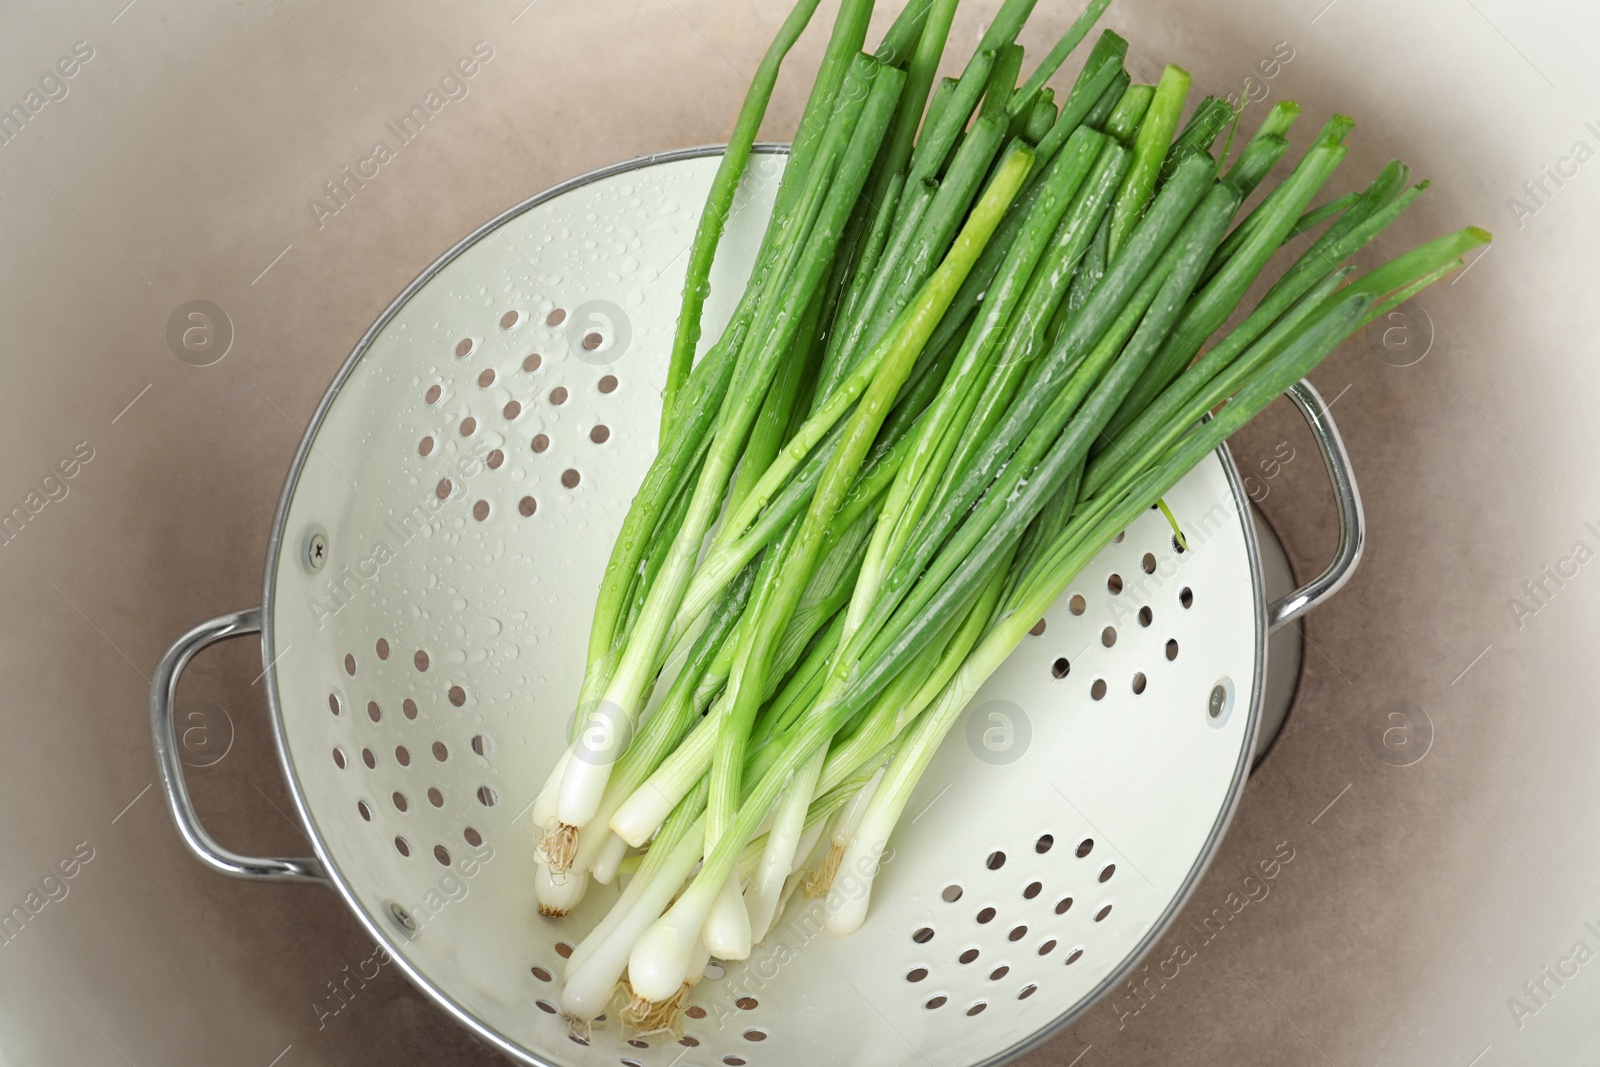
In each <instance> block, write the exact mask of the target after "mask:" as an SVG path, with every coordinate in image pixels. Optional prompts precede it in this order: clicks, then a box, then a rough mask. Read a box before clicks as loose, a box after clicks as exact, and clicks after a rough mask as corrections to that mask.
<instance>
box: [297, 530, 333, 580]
mask: <svg viewBox="0 0 1600 1067" xmlns="http://www.w3.org/2000/svg"><path fill="white" fill-rule="evenodd" d="M302 562H303V563H304V564H305V567H306V570H308V571H310V572H311V573H312V574H316V573H317V572H318V571H320V570H321V569H322V568H323V567H325V566H327V564H328V533H327V531H326V530H324V529H323V528H322V527H320V526H313V527H312V528H311V529H310V530H308V531H307V532H306V540H305V555H304V557H303V559H302Z"/></svg>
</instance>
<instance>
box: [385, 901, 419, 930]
mask: <svg viewBox="0 0 1600 1067" xmlns="http://www.w3.org/2000/svg"><path fill="white" fill-rule="evenodd" d="M389 914H390V915H393V916H394V921H395V922H397V923H399V924H400V925H401V926H402V927H404V928H405V929H407V930H409V931H411V932H412V933H416V930H417V921H416V920H415V919H413V918H412V917H411V913H410V912H409V911H407V910H406V909H404V908H402V907H401V906H400V905H399V904H394V903H391V904H390V905H389Z"/></svg>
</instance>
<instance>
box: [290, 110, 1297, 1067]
mask: <svg viewBox="0 0 1600 1067" xmlns="http://www.w3.org/2000/svg"><path fill="white" fill-rule="evenodd" d="M726 148H727V145H726V144H708V145H697V146H694V147H689V148H679V149H673V150H671V151H667V152H656V153H651V154H649V155H643V156H636V157H634V158H633V159H628V160H622V161H619V162H617V163H612V164H609V165H607V166H604V167H600V168H598V169H596V170H591V171H588V172H587V173H584V174H580V175H578V176H577V177H574V178H569V179H567V180H566V181H564V182H560V183H558V184H556V185H553V186H551V187H550V188H548V189H545V190H543V191H542V192H539V193H535V194H534V195H533V196H530V197H528V198H527V199H526V200H523V201H521V202H520V203H517V204H514V205H512V206H511V207H509V208H507V209H506V210H505V211H503V212H501V213H500V214H499V215H496V216H495V217H493V218H491V219H489V220H488V221H487V222H485V223H483V224H482V225H481V226H479V227H478V228H477V229H475V230H473V231H472V232H471V233H469V234H468V235H467V236H465V237H463V238H462V239H461V240H459V241H457V242H456V243H455V244H454V245H452V246H451V247H450V248H449V249H447V250H446V251H445V252H444V253H443V254H441V255H440V256H439V257H438V258H436V259H435V260H434V261H433V262H432V263H430V264H429V265H428V266H427V267H426V268H425V269H424V270H423V271H422V272H421V273H420V274H418V275H417V276H416V277H415V278H413V279H412V280H411V282H409V283H408V284H407V285H406V286H405V288H404V289H402V290H401V291H400V293H399V294H398V295H397V296H396V297H395V298H394V300H392V301H391V302H390V303H389V305H388V306H387V307H385V308H384V310H383V311H382V313H380V314H379V315H378V317H377V318H376V319H375V320H374V321H373V323H372V325H371V326H369V327H368V328H367V330H366V332H364V333H363V334H362V335H361V338H360V339H359V340H358V341H357V342H356V344H355V347H354V348H352V349H351V351H350V355H349V356H348V357H346V359H345V361H344V363H343V364H342V365H341V366H340V368H339V370H338V372H337V373H336V374H335V375H334V378H333V381H332V383H331V384H330V385H329V386H328V388H327V390H326V392H324V393H323V396H322V399H321V400H320V401H319V402H318V403H317V408H316V411H315V412H314V413H313V414H312V416H311V419H310V420H309V422H308V423H307V424H306V428H305V432H304V433H303V434H302V435H301V438H300V443H299V445H298V446H297V447H296V449H295V454H294V458H293V460H292V461H291V462H290V464H289V471H288V474H287V476H286V477H285V479H284V485H283V490H282V492H281V493H280V495H279V498H278V505H277V509H276V511H275V512H274V514H273V520H272V530H271V532H270V534H269V536H268V538H267V558H266V568H265V574H264V576H263V587H262V594H261V661H262V673H263V677H264V679H265V681H266V694H267V707H268V714H269V720H270V723H271V727H272V739H273V745H274V747H275V748H276V749H277V753H278V760H279V763H280V764H281V765H282V767H283V772H284V778H285V780H286V782H287V784H288V788H289V794H290V796H291V798H292V799H293V801H294V807H295V811H296V812H297V813H298V815H299V817H300V821H301V824H302V825H303V826H304V827H305V829H306V831H307V836H308V838H309V839H310V841H311V847H312V849H313V851H315V853H316V855H317V858H318V859H319V860H320V861H321V862H322V867H323V870H324V871H325V872H326V874H327V878H328V882H329V884H330V886H331V887H332V888H333V889H334V891H335V892H337V893H338V894H339V896H340V897H341V898H342V899H343V901H344V903H345V905H346V906H347V907H348V908H349V909H350V911H351V912H353V913H354V914H355V916H356V919H357V921H359V922H360V923H361V925H362V926H364V927H365V928H366V930H367V933H368V934H370V935H371V936H372V937H373V938H375V939H376V940H377V942H378V943H379V944H380V945H381V946H382V947H383V948H384V950H385V951H386V952H388V954H389V956H390V958H391V959H392V960H393V961H394V962H395V963H396V964H397V965H398V966H399V968H400V970H401V971H402V972H403V973H404V974H405V976H406V977H407V978H408V979H409V980H410V981H411V983H412V984H413V985H414V986H416V987H417V988H418V989H420V990H421V991H422V992H423V993H424V994H425V995H427V996H428V997H429V998H430V999H431V1000H433V1001H434V1002H435V1003H436V1004H438V1005H439V1007H441V1008H442V1009H444V1011H445V1012H446V1013H447V1014H448V1015H450V1016H451V1017H452V1018H454V1019H455V1020H456V1022H458V1023H459V1024H461V1025H462V1026H463V1027H465V1028H466V1029H467V1030H468V1031H470V1032H471V1033H473V1034H475V1035H476V1036H477V1037H479V1038H480V1039H482V1040H484V1041H486V1042H488V1043H489V1044H490V1045H492V1046H493V1047H494V1048H496V1049H497V1050H499V1051H501V1052H503V1053H505V1054H506V1055H508V1056H511V1057H512V1058H513V1059H515V1060H518V1061H520V1062H522V1063H526V1064H531V1065H533V1067H565V1065H563V1064H560V1063H556V1062H552V1061H550V1060H547V1059H545V1058H543V1057H542V1056H540V1055H539V1054H537V1053H535V1052H533V1051H532V1050H530V1049H527V1048H525V1047H523V1046H522V1045H520V1044H518V1043H517V1042H515V1041H513V1040H511V1039H510V1038H508V1037H507V1036H505V1035H504V1034H502V1033H500V1032H499V1031H498V1030H496V1029H495V1028H494V1027H493V1026H491V1025H489V1024H488V1023H487V1022H486V1021H484V1020H483V1019H480V1018H479V1017H478V1016H477V1015H475V1014H474V1013H473V1012H471V1011H470V1010H468V1009H467V1008H465V1007H463V1006H462V1005H460V1004H458V1003H456V1001H455V1000H454V999H453V998H452V997H451V996H450V995H449V994H448V993H446V992H445V991H444V990H443V989H441V988H440V987H439V986H438V985H437V984H435V983H434V981H433V980H431V979H430V978H428V977H427V975H425V974H424V973H422V972H421V971H420V970H419V969H417V968H416V967H415V966H414V965H413V964H412V963H411V961H410V960H409V959H407V958H406V956H405V954H404V952H403V951H402V942H403V941H404V940H406V939H404V938H402V937H400V936H399V935H398V934H396V933H394V932H393V931H391V930H390V929H389V928H388V926H387V925H386V924H385V923H383V922H382V921H380V920H379V919H378V918H377V917H375V916H373V915H370V914H368V912H367V910H366V908H365V907H364V906H363V905H362V904H361V903H360V901H359V900H358V899H357V897H356V894H355V890H354V889H353V888H352V887H351V885H350V883H349V881H348V880H347V879H346V878H345V875H344V872H343V870H342V869H341V867H340V865H339V864H338V863H337V862H336V861H335V859H334V856H333V855H332V853H331V852H330V851H329V849H328V847H327V844H326V842H325V841H324V840H323V836H322V832H321V830H320V829H319V827H318V825H317V822H316V820H315V819H313V818H312V815H311V809H310V807H309V805H308V804H307V801H306V796H305V790H304V789H303V788H302V786H301V783H300V777H299V774H298V773H297V771H296V769H295V764H294V761H293V759H292V757H291V756H290V753H289V744H288V736H287V732H286V730H285V728H284V718H283V709H282V704H281V701H280V699H279V693H278V681H277V661H278V654H277V652H276V651H275V646H276V633H275V630H276V626H275V614H276V612H275V607H276V597H275V596H274V587H275V586H276V584H277V577H278V562H279V560H280V558H281V556H282V549H283V546H284V542H285V527H286V525H287V523H288V517H289V510H290V505H291V504H292V502H293V500H294V494H295V490H296V488H297V487H298V485H299V482H300V476H301V474H302V473H303V472H304V469H305V465H306V462H307V460H308V459H309V457H310V455H311V451H312V445H313V443H314V442H315V440H316V436H317V431H318V430H319V429H321V427H322V423H323V420H324V419H325V418H326V417H327V414H328V412H329V410H330V409H331V408H332V406H333V402H334V401H335V400H336V399H337V398H338V396H339V393H340V391H341V390H342V389H343V388H344V385H345V383H346V382H347V381H348V380H349V378H350V375H351V373H352V372H353V371H354V370H355V367H356V365H357V364H358V363H359V362H360V361H361V358H362V356H364V355H365V354H366V352H367V349H368V348H370V347H371V345H372V343H373V342H374V341H375V340H376V339H377V337H378V335H379V334H381V333H382V332H383V330H384V328H385V327H387V326H388V324H389V323H390V322H391V321H392V320H393V319H394V317H395V316H396V315H397V314H399V312H400V310H401V309H402V308H403V307H405V305H406V304H407V302H409V301H410V299H411V298H412V297H413V296H415V295H416V294H417V292H418V291H419V290H421V289H422V287H423V286H425V285H426V284H427V283H428V282H429V281H431V280H432V279H433V278H434V277H435V276H436V275H437V274H438V273H439V272H440V271H442V270H443V269H444V268H445V267H447V266H449V264H450V263H451V262H453V261H454V260H455V259H456V258H457V257H459V256H460V255H461V254H462V253H464V252H466V251H467V250H468V249H469V248H471V247H473V246H474V245H476V244H477V243H478V242H479V241H480V240H482V239H483V238H484V237H486V236H488V235H489V234H491V233H493V232H494V231H495V230H496V229H498V228H499V227H500V226H503V225H504V224H506V223H507V222H510V221H511V220H512V219H515V218H517V217H518V216H520V215H523V214H525V213H526V212H528V211H531V210H532V209H534V208H536V207H539V206H540V205H542V204H545V203H547V202H549V201H551V200H554V199H556V198H557V197H560V196H563V195H565V194H567V193H570V192H574V191H576V190H578V189H581V188H583V187H585V186H587V185H591V184H593V183H595V182H598V181H603V180H605V179H607V178H611V177H615V176H617V175H619V174H626V173H629V172H631V171H635V170H641V169H643V168H645V167H649V166H654V165H656V164H664V163H676V162H681V161H684V160H690V159H702V158H705V157H707V156H714V155H720V154H722V153H723V152H724V151H725V150H726ZM753 151H755V152H759V153H763V154H787V153H788V151H789V145H788V144H786V143H779V142H767V141H760V142H757V143H756V144H755V146H754V148H753ZM1216 454H1217V456H1218V458H1219V459H1220V461H1221V463H1222V468H1223V471H1224V473H1225V475H1226V477H1227V481H1228V488H1229V491H1230V492H1231V493H1232V494H1233V498H1234V503H1235V515H1236V516H1237V518H1238V520H1239V523H1240V525H1241V527H1242V528H1243V533H1244V538H1245V546H1246V556H1247V558H1248V560H1249V564H1250V582H1251V586H1252V588H1253V590H1254V592H1255V596H1254V597H1253V598H1252V601H1253V615H1254V626H1255V656H1254V662H1253V664H1252V673H1251V682H1250V688H1251V696H1250V700H1249V702H1248V711H1249V719H1248V722H1247V723H1246V726H1245V736H1244V738H1243V741H1242V742H1241V744H1240V748H1239V759H1238V762H1237V764H1236V765H1235V767H1234V772H1233V778H1232V780H1231V781H1230V783H1229V786H1228V792H1227V797H1226V800H1225V802H1224V804H1223V805H1222V808H1221V810H1220V811H1219V812H1218V815H1217V820H1216V822H1215V823H1214V824H1213V825H1212V828H1211V832H1210V834H1209V835H1208V836H1207V838H1206V841H1205V844H1204V846H1203V847H1202V849H1201V851H1200V855H1199V857H1198V858H1197V859H1196V860H1195V863H1194V866H1193V867H1191V868H1190V870H1189V873H1188V874H1187V875H1186V876H1185V878H1184V881H1183V883H1182V885H1181V886H1180V887H1179V890H1178V892H1177V893H1176V894H1175V895H1174V896H1173V898H1172V901H1171V902H1170V903H1169V904H1168V906H1167V908H1166V909H1165V910H1164V911H1163V912H1162V913H1161V915H1160V917H1159V918H1158V919H1157V920H1156V922H1155V923H1154V924H1152V925H1151V927H1150V929H1149V931H1148V932H1147V933H1146V934H1145V936H1144V937H1142V938H1141V939H1140V940H1139V943H1138V944H1137V945H1136V946H1135V947H1134V948H1133V950H1132V951H1130V952H1129V953H1128V954H1127V955H1126V956H1124V957H1123V959H1122V962H1121V963H1120V964H1119V965H1118V966H1117V967H1115V968H1113V969H1112V970H1111V971H1110V972H1109V973H1108V974H1107V975H1106V977H1105V978H1103V979H1102V980H1101V981H1100V982H1099V983H1098V984H1097V985H1096V986H1095V987H1094V989H1093V990H1091V991H1090V992H1089V993H1088V994H1087V995H1085V996H1084V997H1081V998H1079V1000H1078V1001H1077V1002H1076V1003H1075V1004H1073V1005H1072V1007H1070V1008H1068V1009H1067V1010H1066V1011H1063V1012H1062V1013H1061V1014H1059V1015H1057V1016H1055V1017H1054V1018H1052V1019H1051V1020H1050V1021H1049V1022H1047V1023H1045V1024H1044V1025H1043V1026H1041V1027H1039V1028H1038V1029H1037V1030H1035V1031H1033V1032H1032V1033H1030V1034H1028V1035H1026V1036H1025V1037H1023V1038H1021V1039H1020V1040H1018V1041H1016V1042H1014V1043H1013V1044H1011V1045H1010V1046H1009V1047H1007V1048H1006V1049H1004V1050H1003V1051H1001V1052H999V1053H996V1054H995V1055H993V1056H990V1057H989V1058H987V1059H985V1060H982V1061H979V1062H977V1063H974V1064H971V1065H969V1067H1000V1065H1001V1064H1005V1063H1008V1062H1010V1061H1012V1060H1014V1059H1016V1058H1017V1057H1018V1056H1021V1055H1024V1054H1025V1053H1027V1052H1029V1051H1032V1050H1033V1049H1035V1048H1038V1047H1039V1046H1040V1045H1042V1044H1044V1043H1045V1042H1046V1041H1048V1040H1050V1039H1051V1038H1052V1037H1054V1036H1055V1035H1056V1034H1058V1033H1060V1032H1061V1031H1062V1030H1064V1029H1065V1028H1067V1027H1068V1026H1071V1025H1072V1024H1073V1023H1075V1022H1077V1021H1078V1020H1079V1019H1081V1018H1083V1017H1084V1016H1085V1015H1086V1014H1087V1013H1088V1012H1089V1010H1090V1009H1091V1008H1093V1007H1095V1006H1096V1005H1097V1004H1099V1003H1100V1001H1101V999H1102V998H1104V997H1105V995H1106V994H1107V993H1108V992H1110V991H1111V990H1112V989H1113V988H1115V987H1116V986H1117V985H1118V984H1119V983H1120V982H1122V981H1123V979H1124V978H1126V977H1127V975H1128V974H1129V973H1131V972H1132V971H1133V970H1134V969H1135V968H1136V967H1137V966H1138V964H1139V962H1140V961H1141V960H1142V959H1143V958H1144V957H1145V955H1146V954H1147V953H1148V952H1149V951H1150V950H1151V948H1152V947H1154V945H1155V943H1156V942H1157V941H1158V940H1159V939H1160V938H1161V937H1162V936H1163V935H1164V934H1165V933H1166V932H1167V931H1168V930H1169V929H1170V928H1171V927H1172V924H1173V923H1174V922H1175V921H1176V920H1177V918H1178V914H1179V912H1181V911H1182V910H1183V906H1184V905H1185V904H1186V903H1187V902H1188V901H1189V898H1190V897H1191V896H1192V895H1193V894H1194V891H1195V889H1196V888H1197V887H1198V885H1199V883H1200V880H1201V879H1202V878H1203V877H1204V875H1205V873H1206V871H1207V870H1208V869H1209V868H1210V866H1211V862H1212V860H1213V859H1214V858H1215V856H1216V853H1217V850H1218V846H1219V845H1220V843H1221V841H1222V838H1223V836H1224V835H1225V834H1226V832H1227V829H1228V826H1229V824H1230V823H1231V822H1232V821H1233V816H1234V813H1235V812H1236V810H1237V809H1238V805H1239V799H1240V797H1241V796H1242V795H1243V793H1244V785H1245V782H1246V780H1247V779H1248V776H1249V768H1250V762H1251V754H1252V752H1253V751H1254V749H1255V740H1256V732H1257V730H1258V729H1259V726H1260V718H1261V702H1262V698H1263V695H1264V691H1265V687H1264V685H1263V681H1264V675H1265V666H1266V648H1267V626H1266V598H1265V588H1264V585H1263V583H1262V576H1261V558H1260V549H1259V545H1258V544H1257V540H1256V534H1255V526H1254V523H1252V522H1251V521H1249V507H1250V504H1249V499H1248V497H1247V496H1246V494H1245V492H1244V488H1243V484H1242V482H1241V481H1240V478H1239V471H1238V468H1237V466H1236V465H1235V463H1234V461H1233V455H1232V453H1231V452H1230V451H1229V450H1228V446H1227V445H1226V444H1222V445H1219V446H1218V447H1217V449H1216Z"/></svg>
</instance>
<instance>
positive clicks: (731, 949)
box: [701, 871, 751, 961]
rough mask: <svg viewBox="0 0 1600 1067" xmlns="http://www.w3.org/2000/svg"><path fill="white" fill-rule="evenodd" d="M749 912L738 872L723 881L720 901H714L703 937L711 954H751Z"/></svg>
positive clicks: (728, 957) (724, 956)
mask: <svg viewBox="0 0 1600 1067" xmlns="http://www.w3.org/2000/svg"><path fill="white" fill-rule="evenodd" d="M750 935H751V929H750V913H749V912H748V911H746V910H745V906H744V894H743V893H742V891H741V887H740V885H739V872H738V871H734V872H733V873H732V874H730V875H728V880H727V881H726V882H724V883H722V892H721V893H719V894H717V902H716V903H715V904H713V905H711V914H709V915H707V916H706V924H705V928H704V930H702V931H701V937H702V938H704V940H705V945H706V948H707V949H708V950H710V952H711V954H712V955H713V956H715V957H716V958H717V959H719V960H729V961H734V960H742V959H748V958H749V956H750Z"/></svg>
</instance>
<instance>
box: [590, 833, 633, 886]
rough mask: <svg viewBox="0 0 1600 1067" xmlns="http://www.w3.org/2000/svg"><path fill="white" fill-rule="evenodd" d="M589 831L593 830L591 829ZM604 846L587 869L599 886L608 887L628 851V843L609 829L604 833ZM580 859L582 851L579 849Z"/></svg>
mask: <svg viewBox="0 0 1600 1067" xmlns="http://www.w3.org/2000/svg"><path fill="white" fill-rule="evenodd" d="M591 829H593V828H592V827H591ZM605 842H606V843H605V844H604V845H602V846H600V853H599V855H597V856H595V858H594V863H593V864H592V865H591V866H590V868H589V873H590V874H591V875H593V876H594V880H595V881H597V882H599V883H600V884H601V885H610V884H611V882H612V880H613V879H614V878H616V876H617V867H618V865H619V864H621V863H622V857H623V855H624V854H625V853H626V852H627V851H628V843H627V842H626V841H624V840H623V839H622V838H620V837H618V836H617V835H616V834H614V833H612V832H611V831H610V830H609V829H607V830H606V831H605ZM579 852H580V857H581V853H582V849H581V848H580V850H579Z"/></svg>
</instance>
